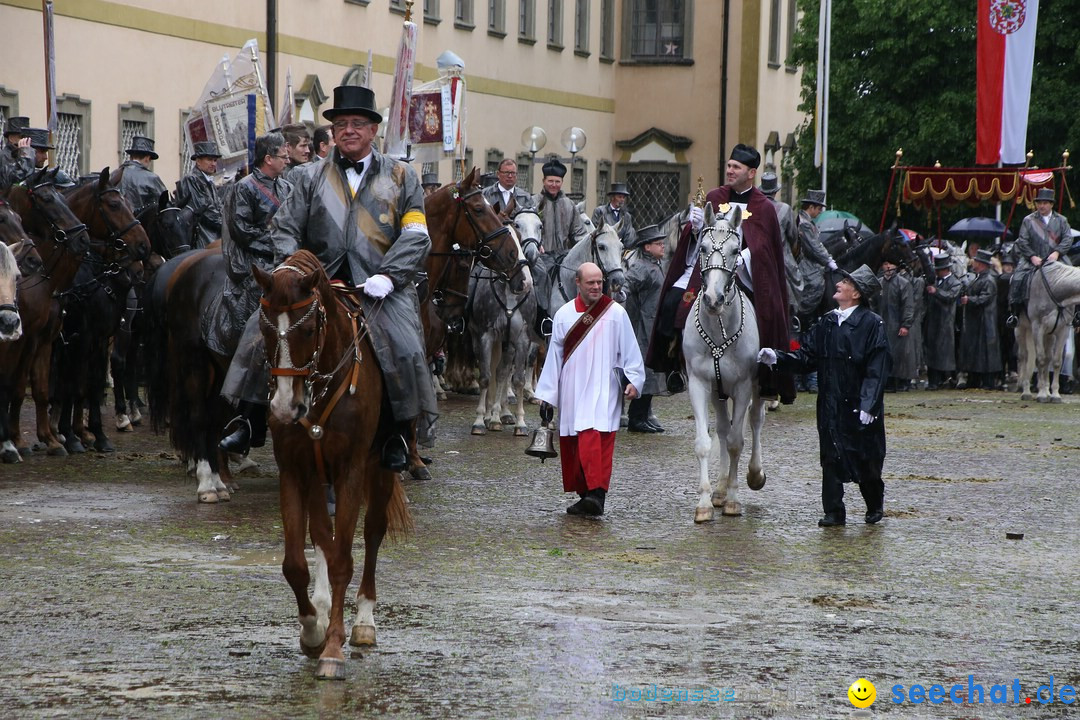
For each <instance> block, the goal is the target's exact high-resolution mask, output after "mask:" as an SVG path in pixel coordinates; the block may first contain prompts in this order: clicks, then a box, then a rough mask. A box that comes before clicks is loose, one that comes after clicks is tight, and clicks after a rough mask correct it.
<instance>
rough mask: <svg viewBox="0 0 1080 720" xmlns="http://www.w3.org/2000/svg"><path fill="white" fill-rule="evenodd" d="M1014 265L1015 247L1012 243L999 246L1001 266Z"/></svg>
mask: <svg viewBox="0 0 1080 720" xmlns="http://www.w3.org/2000/svg"><path fill="white" fill-rule="evenodd" d="M1006 263H1008V264H1009V265H1016V246H1015V245H1013V244H1012V243H1009V244H1008V245H1002V246H1001V264H1002V265H1004V264H1006Z"/></svg>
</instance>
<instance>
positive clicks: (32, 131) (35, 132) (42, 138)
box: [23, 128, 56, 150]
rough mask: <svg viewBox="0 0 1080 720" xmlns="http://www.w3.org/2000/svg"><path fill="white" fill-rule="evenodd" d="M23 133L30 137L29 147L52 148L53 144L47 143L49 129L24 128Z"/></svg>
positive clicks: (53, 147)
mask: <svg viewBox="0 0 1080 720" xmlns="http://www.w3.org/2000/svg"><path fill="white" fill-rule="evenodd" d="M23 135H25V136H26V137H28V138H30V147H32V148H34V149H35V150H54V149H55V148H56V146H55V145H50V144H49V131H48V130H46V129H45V128H25V129H24V130H23Z"/></svg>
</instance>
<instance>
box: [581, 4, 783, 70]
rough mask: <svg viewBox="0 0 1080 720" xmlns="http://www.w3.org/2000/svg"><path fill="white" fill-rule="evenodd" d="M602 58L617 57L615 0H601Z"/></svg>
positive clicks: (610, 58) (611, 58) (612, 58)
mask: <svg viewBox="0 0 1080 720" xmlns="http://www.w3.org/2000/svg"><path fill="white" fill-rule="evenodd" d="M794 1H795V0H792V2H794ZM600 59H601V60H614V59H615V0H600Z"/></svg>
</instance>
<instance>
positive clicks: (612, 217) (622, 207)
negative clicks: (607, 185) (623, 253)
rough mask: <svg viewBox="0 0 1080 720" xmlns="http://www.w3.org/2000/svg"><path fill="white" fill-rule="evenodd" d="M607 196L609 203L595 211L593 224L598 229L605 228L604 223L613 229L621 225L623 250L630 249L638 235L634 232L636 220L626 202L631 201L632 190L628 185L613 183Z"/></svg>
mask: <svg viewBox="0 0 1080 720" xmlns="http://www.w3.org/2000/svg"><path fill="white" fill-rule="evenodd" d="M607 196H608V201H607V203H605V204H604V205H599V206H597V208H596V209H595V210H593V214H592V224H593V225H594V226H596V227H603V226H604V223H607V224H608V225H611V226H612V227H614V226H615V225H619V240H621V241H622V244H623V249H629V248H630V247H632V246H633V245H634V244H635V243H634V236H635V235H636V234H637V233H635V232H634V219H633V217H631V215H630V211H629V210H627V209H626V202H627V201H628V200H629V199H630V190H628V189H627V187H626V183H621V182H617V183H611V189H610V190H608V194H607ZM620 223H621V224H620Z"/></svg>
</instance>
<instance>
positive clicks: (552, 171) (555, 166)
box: [543, 158, 566, 177]
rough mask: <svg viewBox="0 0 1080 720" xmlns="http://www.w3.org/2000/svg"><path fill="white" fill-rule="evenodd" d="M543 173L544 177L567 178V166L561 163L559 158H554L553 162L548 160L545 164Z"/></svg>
mask: <svg viewBox="0 0 1080 720" xmlns="http://www.w3.org/2000/svg"><path fill="white" fill-rule="evenodd" d="M543 171H544V177H549V176H552V175H553V176H555V177H565V176H566V166H565V165H563V164H562V163H561V162H559V160H558V158H552V159H551V160H548V161H547V162H546V163H544V167H543Z"/></svg>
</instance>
